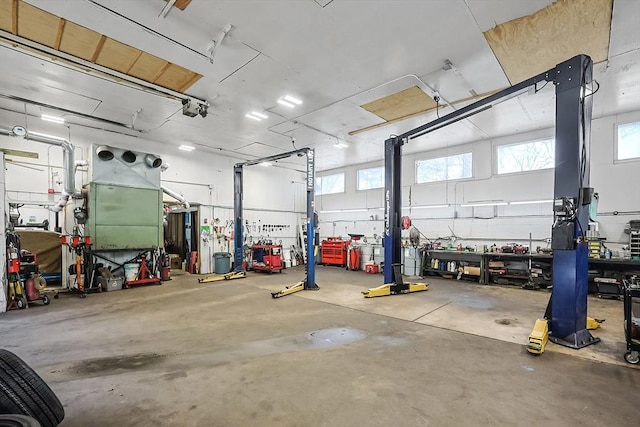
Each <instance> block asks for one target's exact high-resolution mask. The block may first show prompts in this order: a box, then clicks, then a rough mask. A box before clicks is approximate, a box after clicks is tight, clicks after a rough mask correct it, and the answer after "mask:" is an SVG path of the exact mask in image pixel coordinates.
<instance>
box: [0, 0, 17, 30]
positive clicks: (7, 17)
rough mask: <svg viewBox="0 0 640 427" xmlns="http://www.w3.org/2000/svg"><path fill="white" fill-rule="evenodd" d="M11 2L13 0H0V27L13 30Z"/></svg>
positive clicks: (12, 2)
mask: <svg viewBox="0 0 640 427" xmlns="http://www.w3.org/2000/svg"><path fill="white" fill-rule="evenodd" d="M13 4H14V0H0V29H1V30H3V31H7V32H9V33H12V32H13Z"/></svg>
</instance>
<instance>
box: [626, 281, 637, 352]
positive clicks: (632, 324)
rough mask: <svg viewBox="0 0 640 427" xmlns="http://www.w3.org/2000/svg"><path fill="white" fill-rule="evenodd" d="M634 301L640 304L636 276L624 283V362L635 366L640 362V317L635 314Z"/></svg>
mask: <svg viewBox="0 0 640 427" xmlns="http://www.w3.org/2000/svg"><path fill="white" fill-rule="evenodd" d="M634 300H636V301H635V302H636V304H637V303H640V279H639V278H637V277H636V276H633V277H632V278H631V280H630V281H628V280H625V281H624V337H625V340H626V341H627V352H626V353H625V354H624V360H626V361H627V362H628V363H632V364H634V365H635V364H637V363H638V362H640V354H639V353H638V352H640V317H635V316H634V314H633V304H634ZM638 314H639V315H640V313H638Z"/></svg>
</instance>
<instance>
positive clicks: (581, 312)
mask: <svg viewBox="0 0 640 427" xmlns="http://www.w3.org/2000/svg"><path fill="white" fill-rule="evenodd" d="M592 72H593V61H592V60H591V58H590V57H589V56H587V55H578V56H575V57H573V58H571V59H569V60H567V61H565V62H562V63H560V64H558V65H556V66H555V67H554V68H552V69H550V70H548V71H545V72H544V73H541V74H538V75H537V76H534V77H531V78H530V79H528V80H525V81H523V82H521V83H518V84H516V85H514V86H511V87H509V88H507V89H504V90H501V91H499V92H497V93H495V94H493V95H491V96H488V97H486V98H484V99H481V100H480V101H477V102H474V103H472V104H470V105H468V106H466V107H463V108H461V109H459V110H456V111H454V112H452V113H449V114H447V115H445V116H442V117H440V118H438V119H436V120H433V121H431V122H429V123H427V124H425V125H422V126H419V127H417V128H415V129H413V130H410V131H408V132H405V133H403V134H401V135H398V136H393V137H391V138H389V139H387V140H386V141H385V148H384V149H385V206H384V211H385V214H384V220H385V227H384V266H385V268H384V283H385V284H384V285H382V286H380V287H377V288H372V289H369V290H368V291H367V292H363V293H364V295H365V297H376V296H385V295H392V294H400V293H410V292H416V291H423V290H426V289H427V288H428V286H427V285H426V284H421V283H404V282H403V281H402V275H401V273H400V268H399V267H400V265H401V249H402V247H401V234H400V233H401V229H400V221H401V206H402V203H401V185H400V179H401V173H400V172H401V168H402V166H401V148H402V145H404V144H407V143H408V142H409V141H410V140H412V139H415V138H418V137H420V136H422V135H425V134H427V133H429V132H433V131H435V130H437V129H441V128H443V127H445V126H448V125H450V124H452V123H455V122H457V121H460V120H463V119H465V118H468V117H470V116H472V115H474V114H477V113H479V112H481V111H485V110H488V109H490V108H491V107H492V106H493V105H496V104H499V103H501V102H504V101H506V100H508V99H510V98H513V97H516V96H518V95H521V94H523V93H525V92H527V91H528V90H529V89H530V88H533V89H534V91H536V92H537V91H538V90H539V88H538V84H539V83H542V82H545V84H546V83H547V82H553V84H554V85H555V88H556V130H555V163H556V166H555V172H554V173H555V180H554V219H555V221H554V224H553V228H552V241H551V246H552V249H553V290H552V295H551V301H550V310H547V311H548V313H550V318H547V319H545V320H544V321H541V322H543V324H544V326H545V327H546V328H547V332H544V331H540V332H541V334H540V339H541V343H540V345H541V347H542V351H544V344H545V343H546V339H547V338H549V339H551V340H552V341H553V342H555V343H558V344H561V345H565V346H568V347H572V348H581V347H584V346H587V345H589V344H593V343H595V342H598V341H599V339H598V338H595V337H593V336H592V335H591V333H590V332H589V331H588V330H587V291H588V269H587V267H588V248H587V241H586V231H587V228H588V222H589V204H590V203H591V196H592V194H593V189H592V188H590V187H589V143H590V138H591V110H592V98H591V94H592V93H593V88H592V82H593V80H592ZM537 326H538V324H536V327H537ZM541 326H542V324H541ZM549 329H550V336H548V333H549V332H548V330H549ZM534 332H535V329H534ZM532 335H533V334H532ZM530 344H531V339H530ZM540 352H541V351H540Z"/></svg>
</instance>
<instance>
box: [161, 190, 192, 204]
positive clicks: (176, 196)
mask: <svg viewBox="0 0 640 427" xmlns="http://www.w3.org/2000/svg"><path fill="white" fill-rule="evenodd" d="M161 188H162V191H164V192H165V193H166V194H168V195H169V196H171V197H173V198H174V199H176V200H177V201H179V202H180V203H182V205H183V206H184V207H185V209H189V208H190V207H191V205H190V204H189V202H187V199H185V198H184V196H182V195H181V194H178V193H176V192H175V191H173V190H170V189H168V188H167V187H165V186H164V185H163V186H162V187H161Z"/></svg>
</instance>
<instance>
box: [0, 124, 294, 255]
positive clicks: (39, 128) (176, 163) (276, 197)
mask: <svg viewBox="0 0 640 427" xmlns="http://www.w3.org/2000/svg"><path fill="white" fill-rule="evenodd" d="M198 119H200V118H199V117H198V118H195V119H194V120H198ZM18 124H19V125H22V126H24V125H25V117H24V116H23V115H20V114H15V113H11V112H7V111H2V112H1V114H0V127H2V128H5V129H11V128H12V127H13V126H14V125H18ZM26 127H27V129H28V130H29V131H33V132H40V133H45V134H48V135H53V136H57V137H61V138H68V139H69V140H70V141H71V143H72V144H74V145H75V147H76V160H82V159H90V158H91V156H90V155H89V154H90V153H89V152H88V150H89V149H90V146H91V144H106V145H112V146H115V147H123V148H129V149H132V150H134V151H140V152H144V153H153V154H156V155H159V156H160V157H161V158H162V159H163V161H164V162H166V163H168V164H169V165H170V167H169V169H167V170H166V171H164V172H162V185H164V186H166V187H168V188H170V189H171V190H173V191H176V192H178V193H180V194H182V195H183V196H184V197H186V199H187V200H188V201H189V202H191V203H197V204H200V205H202V206H203V208H202V209H201V212H203V213H204V215H205V217H208V218H209V219H211V218H216V217H217V218H220V219H221V220H222V223H223V224H224V223H225V221H226V220H227V219H229V220H231V219H232V217H233V165H234V164H235V163H237V162H239V161H241V160H240V159H236V158H230V157H227V156H223V155H218V154H214V153H211V152H204V151H202V150H199V149H196V150H195V151H193V152H191V153H187V152H184V151H180V150H179V149H178V146H179V145H180V144H181V143H189V141H176V143H175V144H165V143H159V142H155V141H153V134H148V135H143V134H141V135H139V136H138V137H131V136H126V135H122V134H119V133H114V132H106V131H103V130H98V129H92V128H87V127H81V126H78V125H71V126H70V127H66V126H65V125H57V124H52V123H47V122H43V121H42V120H40V119H39V118H35V117H28V120H27V123H26ZM0 146H2V147H4V148H11V149H15V150H22V151H29V152H35V153H38V155H39V158H38V159H30V158H20V157H15V156H10V159H11V160H12V161H10V162H7V171H6V172H7V175H6V181H7V184H6V187H7V198H8V202H13V201H25V200H26V201H33V202H38V201H45V202H53V201H56V200H57V199H58V198H59V197H60V194H59V193H57V194H53V195H49V194H47V190H48V188H55V189H57V190H59V189H61V188H62V187H61V185H58V184H56V183H55V182H54V183H52V182H51V181H52V179H51V177H52V175H54V174H55V173H56V172H57V173H58V175H57V176H60V177H61V176H62V173H61V171H62V169H61V167H62V149H61V148H58V147H55V146H50V145H47V144H42V143H39V142H33V141H28V140H25V139H22V138H13V137H8V136H0ZM287 162H289V163H291V164H292V165H290V169H284V168H280V167H269V168H265V167H262V166H251V167H247V168H245V173H244V199H243V200H244V207H245V217H246V219H248V220H249V221H250V222H253V221H255V222H258V220H261V222H262V223H264V224H280V223H281V221H287V222H289V221H295V222H294V223H292V224H291V227H290V229H289V230H288V232H287V233H286V236H285V233H284V232H283V233H278V234H277V236H276V235H274V233H273V232H272V233H269V234H270V236H269V237H273V238H274V239H275V238H277V240H280V239H283V244H285V245H291V244H293V243H294V239H293V238H291V239H287V240H284V238H285V237H290V236H291V234H292V233H294V231H295V229H296V227H297V220H298V217H299V215H298V213H300V215H302V214H304V212H306V199H305V197H306V193H305V187H304V179H305V175H304V174H303V173H301V172H299V171H294V170H291V169H293V168H295V169H298V170H304V168H305V164H304V158H297V157H296V158H292V159H287ZM297 163H299V165H298V164H297ZM276 166H277V165H276ZM57 176H54V180H53V181H55V180H56V179H55V177H57ZM88 182H89V176H88V172H82V171H78V172H77V173H76V183H77V184H76V186H77V187H78V188H80V187H81V186H82V185H84V184H87V183H88ZM260 210H266V211H268V212H267V213H264V214H262V213H260V212H259V211H260ZM20 213H21V219H23V220H24V222H25V223H26V222H29V220H30V219H32V220H34V221H36V222H41V221H43V220H44V219H48V220H49V221H50V223H51V229H53V224H54V223H55V216H54V214H53V213H51V212H49V211H48V210H46V209H43V208H40V207H37V206H29V205H25V206H24V207H22V208H21V209H20ZM282 213H287V214H286V215H284V216H283V215H282ZM276 220H277V221H276ZM60 222H61V224H63V223H64V221H63V219H62V218H61V219H60ZM261 236H262V234H258V235H257V236H256V237H261ZM293 236H294V237H295V234H293ZM263 237H267V236H266V233H264V236H263ZM256 240H257V239H256Z"/></svg>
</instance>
